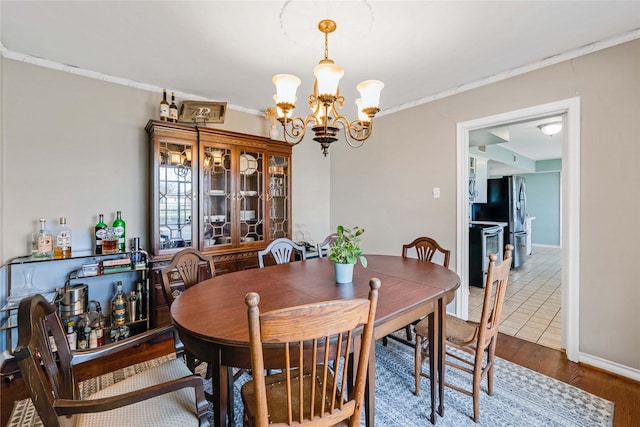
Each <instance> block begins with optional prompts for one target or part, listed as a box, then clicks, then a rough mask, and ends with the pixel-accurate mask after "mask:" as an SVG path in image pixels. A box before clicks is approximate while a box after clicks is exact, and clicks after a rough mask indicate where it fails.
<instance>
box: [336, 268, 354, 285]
mask: <svg viewBox="0 0 640 427" xmlns="http://www.w3.org/2000/svg"><path fill="white" fill-rule="evenodd" d="M333 265H334V266H335V269H336V283H351V282H353V266H354V265H355V264H338V263H334V264H333Z"/></svg>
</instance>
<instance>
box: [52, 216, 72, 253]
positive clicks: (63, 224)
mask: <svg viewBox="0 0 640 427" xmlns="http://www.w3.org/2000/svg"><path fill="white" fill-rule="evenodd" d="M53 257H54V258H55V259H63V258H71V230H70V229H69V227H67V218H65V217H60V226H59V227H58V229H57V230H56V239H55V247H54V248H53Z"/></svg>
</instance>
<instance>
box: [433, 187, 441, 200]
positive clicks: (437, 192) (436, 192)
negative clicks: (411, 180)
mask: <svg viewBox="0 0 640 427" xmlns="http://www.w3.org/2000/svg"><path fill="white" fill-rule="evenodd" d="M431 194H432V195H433V198H434V199H439V198H440V187H433V190H431Z"/></svg>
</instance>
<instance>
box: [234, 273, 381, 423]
mask: <svg viewBox="0 0 640 427" xmlns="http://www.w3.org/2000/svg"><path fill="white" fill-rule="evenodd" d="M369 287H370V290H369V298H368V299H364V298H356V299H350V300H335V301H326V302H320V303H314V304H307V305H302V306H297V307H290V308H285V309H280V310H274V311H270V312H267V313H263V314H260V312H259V309H258V303H259V302H260V297H259V295H258V294H256V293H253V292H252V293H249V294H247V295H246V297H245V302H246V304H247V306H248V317H249V337H250V345H251V365H252V372H253V375H254V379H253V381H254V384H253V386H254V394H255V398H256V419H255V421H256V423H255V424H256V425H257V426H267V425H268V424H269V414H270V413H271V414H273V412H274V411H276V410H279V411H286V414H287V415H286V419H288V422H286V423H282V424H281V425H291V424H292V423H296V422H299V423H301V424H306V423H308V422H309V421H310V420H311V419H314V420H315V421H317V418H325V417H326V418H330V420H331V422H330V423H329V422H325V423H324V424H322V425H333V424H336V423H338V422H339V421H341V420H346V419H350V422H349V425H350V426H359V425H360V415H361V412H362V402H363V398H364V387H365V383H366V374H367V366H368V361H369V352H370V351H371V347H372V344H373V327H374V321H375V313H376V306H377V303H378V289H380V280H379V279H377V278H372V279H371V280H370V281H369ZM361 325H364V328H362V329H361V331H362V334H361V335H360V338H361V340H360V348H359V357H358V358H355V357H354V358H353V360H357V362H355V363H357V366H350V365H349V363H350V357H349V354H350V353H351V352H352V351H356V350H358V349H357V346H356V344H355V343H354V338H355V337H356V336H357V331H358V328H360V326H361ZM354 331H355V332H356V333H354ZM263 345H265V348H267V349H268V350H271V351H273V349H272V348H271V347H274V346H278V347H280V348H281V349H283V350H284V351H280V352H279V353H278V354H279V355H280V356H281V357H282V358H283V359H284V360H282V361H281V362H279V366H265V363H264V359H263ZM301 346H303V349H302V351H301ZM305 352H306V353H307V354H306V355H305V357H303V353H305ZM270 354H273V353H270ZM269 360H270V361H273V360H274V359H272V358H270V359H269ZM332 362H333V363H332ZM272 367H280V368H284V374H283V375H285V376H286V384H287V387H286V390H287V397H286V402H287V404H286V405H284V404H283V405H282V406H281V407H277V408H274V407H273V406H269V402H268V397H267V395H268V393H267V390H266V382H265V381H266V379H265V376H264V370H265V368H272ZM292 372H293V374H294V375H295V373H296V372H303V373H305V375H304V378H305V380H306V383H305V380H303V381H294V380H292ZM349 372H355V377H351V378H353V379H354V383H353V384H354V386H353V387H349V386H348V383H349V379H348V378H349V377H348V376H347V375H349ZM332 376H333V381H331V378H332ZM309 378H312V379H314V380H313V381H308V379H309ZM312 383H313V384H314V386H313V387H312V386H311V384H312ZM305 386H307V387H305ZM347 393H348V394H347Z"/></svg>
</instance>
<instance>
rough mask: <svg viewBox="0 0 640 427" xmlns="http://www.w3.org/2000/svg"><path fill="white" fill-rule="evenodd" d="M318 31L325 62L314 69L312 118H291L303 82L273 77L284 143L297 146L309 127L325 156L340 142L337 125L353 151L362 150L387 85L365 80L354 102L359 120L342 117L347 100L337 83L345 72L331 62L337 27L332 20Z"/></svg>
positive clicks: (311, 101)
mask: <svg viewBox="0 0 640 427" xmlns="http://www.w3.org/2000/svg"><path fill="white" fill-rule="evenodd" d="M318 29H319V30H320V31H322V32H323V33H324V58H323V59H322V60H320V62H319V63H318V65H316V66H315V67H314V69H313V74H314V75H315V78H316V80H315V83H314V85H313V93H312V94H311V95H309V108H311V114H309V115H307V116H306V117H305V118H301V117H292V115H293V109H294V108H295V102H296V100H297V99H298V98H297V97H296V90H297V89H298V86H300V83H301V81H300V79H299V78H298V77H296V76H293V75H291V74H278V75H276V76H274V77H273V83H274V84H275V86H276V94H275V95H273V98H274V99H275V101H276V107H277V114H278V121H279V122H280V123H281V124H282V127H283V128H284V140H285V141H286V142H287V143H289V144H291V145H296V144H298V143H300V142H301V141H302V139H303V138H304V135H305V132H306V130H307V127H308V126H311V130H313V133H314V137H313V139H314V140H315V141H318V142H319V143H320V145H321V147H322V153H323V154H324V155H325V156H326V155H327V153H328V150H329V146H330V144H331V143H332V142H334V141H337V140H338V137H337V134H338V131H339V130H340V129H339V128H338V125H340V126H342V127H343V128H344V133H345V136H346V140H347V143H348V144H349V145H350V146H351V147H360V146H361V145H362V144H363V143H364V141H365V140H366V139H367V138H369V137H370V136H371V134H372V133H373V117H374V116H375V115H376V113H377V112H378V111H380V108H379V104H380V92H381V91H382V88H383V87H384V83H382V82H381V81H379V80H366V81H363V82H361V83H359V84H358V85H357V86H356V88H357V89H358V91H359V92H360V98H358V99H357V100H356V101H355V102H356V105H357V107H358V118H357V119H354V120H352V121H349V119H347V118H346V117H344V116H343V115H341V114H340V113H339V110H342V108H343V107H344V101H345V100H344V97H343V96H341V95H340V88H339V87H338V83H339V82H340V78H341V77H342V76H343V75H344V70H343V69H342V68H341V67H340V66H338V65H336V64H335V63H334V62H333V60H332V59H329V33H332V32H334V31H335V30H336V23H335V22H334V21H332V20H330V19H325V20H322V21H320V23H319V24H318Z"/></svg>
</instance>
